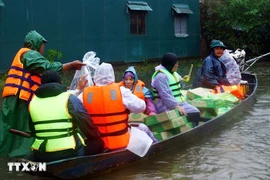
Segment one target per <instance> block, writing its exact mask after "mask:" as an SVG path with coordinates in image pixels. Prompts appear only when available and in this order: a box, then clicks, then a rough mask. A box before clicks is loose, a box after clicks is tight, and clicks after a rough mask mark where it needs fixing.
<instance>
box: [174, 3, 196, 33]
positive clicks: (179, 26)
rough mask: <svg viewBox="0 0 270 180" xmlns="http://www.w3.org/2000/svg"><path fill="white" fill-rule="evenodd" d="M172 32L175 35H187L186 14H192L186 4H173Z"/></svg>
mask: <svg viewBox="0 0 270 180" xmlns="http://www.w3.org/2000/svg"><path fill="white" fill-rule="evenodd" d="M172 9H173V15H174V33H175V36H177V37H187V36H188V32H187V30H188V15H189V14H193V12H192V11H191V10H190V9H189V6H188V5H186V4H173V5H172Z"/></svg>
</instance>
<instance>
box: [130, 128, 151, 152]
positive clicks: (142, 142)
mask: <svg viewBox="0 0 270 180" xmlns="http://www.w3.org/2000/svg"><path fill="white" fill-rule="evenodd" d="M152 143H153V140H152V139H151V138H150V137H149V136H148V135H147V134H146V133H145V132H144V131H142V130H140V129H138V128H136V127H132V126H131V130H130V138H129V143H128V146H127V148H126V149H127V150H129V151H131V152H133V153H134V154H137V155H138V156H140V157H143V156H145V155H146V153H147V152H148V150H149V148H150V146H151V145H152Z"/></svg>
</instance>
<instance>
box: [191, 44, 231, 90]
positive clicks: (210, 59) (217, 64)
mask: <svg viewBox="0 0 270 180" xmlns="http://www.w3.org/2000/svg"><path fill="white" fill-rule="evenodd" d="M225 49H226V46H225V45H224V44H223V42H221V41H220V40H213V41H212V43H211V46H210V55H209V56H207V57H206V58H205V59H204V61H203V64H202V67H201V68H199V69H198V71H197V76H196V79H195V81H194V83H193V87H194V88H196V87H204V88H210V89H213V88H215V87H216V86H217V85H230V83H229V81H228V80H227V78H226V67H225V65H224V64H223V63H222V61H220V60H219V58H220V57H221V56H222V55H223V53H224V50H225Z"/></svg>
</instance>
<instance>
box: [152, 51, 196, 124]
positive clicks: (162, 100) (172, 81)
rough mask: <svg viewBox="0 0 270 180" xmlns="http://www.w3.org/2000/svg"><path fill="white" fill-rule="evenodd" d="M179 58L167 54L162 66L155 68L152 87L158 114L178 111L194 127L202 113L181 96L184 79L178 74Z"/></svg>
mask: <svg viewBox="0 0 270 180" xmlns="http://www.w3.org/2000/svg"><path fill="white" fill-rule="evenodd" d="M177 69H178V58H177V56H176V55H175V54H173V53H169V52H168V53H165V54H164V56H163V58H162V60H161V65H159V66H157V67H156V68H155V70H156V71H155V72H154V74H153V76H152V83H151V85H152V87H153V92H154V97H155V103H156V107H157V111H158V113H162V112H166V111H170V110H173V109H177V110H178V111H179V113H180V114H181V115H184V116H187V119H188V120H189V122H192V124H193V126H197V125H198V122H199V119H200V111H199V110H198V109H197V108H196V107H194V106H192V105H190V104H188V103H187V102H186V101H185V100H184V98H183V97H182V94H181V91H180V90H181V88H182V86H181V84H182V83H181V81H183V78H182V77H181V76H180V75H179V74H178V73H177Z"/></svg>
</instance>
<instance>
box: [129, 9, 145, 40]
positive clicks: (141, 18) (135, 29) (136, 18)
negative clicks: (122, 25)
mask: <svg viewBox="0 0 270 180" xmlns="http://www.w3.org/2000/svg"><path fill="white" fill-rule="evenodd" d="M145 16H146V12H145V11H131V12H130V34H131V35H145V34H146V24H145Z"/></svg>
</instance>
